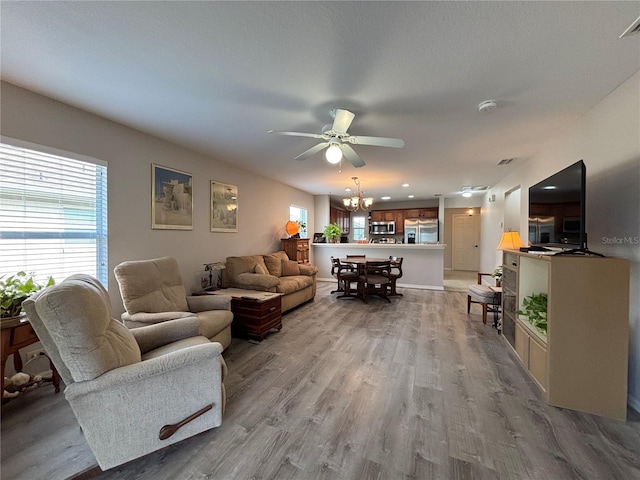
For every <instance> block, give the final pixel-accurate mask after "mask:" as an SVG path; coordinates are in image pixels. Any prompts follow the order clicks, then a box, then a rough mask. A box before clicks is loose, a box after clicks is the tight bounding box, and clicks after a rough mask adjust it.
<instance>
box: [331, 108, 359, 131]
mask: <svg viewBox="0 0 640 480" xmlns="http://www.w3.org/2000/svg"><path fill="white" fill-rule="evenodd" d="M354 117H355V115H354V114H353V113H351V112H350V111H349V110H342V109H341V108H336V109H335V116H334V117H333V126H332V127H331V130H333V131H334V132H336V133H346V132H347V129H348V128H349V126H351V122H353V119H354Z"/></svg>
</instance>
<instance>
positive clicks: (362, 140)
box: [345, 135, 404, 148]
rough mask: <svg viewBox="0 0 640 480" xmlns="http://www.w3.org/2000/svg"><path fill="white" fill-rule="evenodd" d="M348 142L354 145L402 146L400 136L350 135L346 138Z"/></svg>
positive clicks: (402, 142)
mask: <svg viewBox="0 0 640 480" xmlns="http://www.w3.org/2000/svg"><path fill="white" fill-rule="evenodd" d="M345 140H347V141H348V142H349V143H353V144H354V145H375V146H376V147H391V148H402V147H404V140H402V139H401V138H386V137H364V136H361V135H357V136H353V135H350V136H349V137H348V138H346V139H345Z"/></svg>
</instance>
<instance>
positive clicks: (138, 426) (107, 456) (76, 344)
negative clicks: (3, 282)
mask: <svg viewBox="0 0 640 480" xmlns="http://www.w3.org/2000/svg"><path fill="white" fill-rule="evenodd" d="M23 308H24V311H25V312H26V314H27V317H28V318H29V322H30V323H31V325H32V326H33V329H34V330H35V332H36V334H37V335H38V337H39V338H40V341H41V342H42V344H43V346H44V348H45V350H46V351H47V353H48V355H49V357H50V358H51V360H52V361H53V363H54V365H55V367H56V368H57V370H58V372H59V373H60V376H61V377H62V379H63V380H64V382H65V384H66V388H65V390H64V395H65V398H66V399H67V400H68V402H69V404H70V405H71V408H72V410H73V413H74V415H75V417H76V419H77V420H78V423H79V424H80V427H81V428H82V431H83V433H84V435H85V438H86V439H87V443H88V444H89V447H90V448H91V450H92V451H93V453H94V455H95V457H96V460H97V461H98V464H99V465H100V468H102V469H103V470H106V469H109V468H112V467H115V466H117V465H120V464H122V463H125V462H128V461H130V460H133V459H135V458H138V457H141V456H143V455H146V454H148V453H150V452H153V451H155V450H158V449H160V448H163V447H166V446H168V445H171V444H173V443H176V442H179V441H181V440H183V439H185V438H187V437H190V436H193V435H196V434H198V433H201V432H203V431H205V430H209V429H211V428H214V427H217V426H219V425H220V424H221V423H222V413H223V409H224V402H225V392H224V385H223V383H222V382H223V378H224V375H225V372H226V366H225V364H224V360H223V359H222V356H221V353H222V346H221V345H220V344H219V343H214V342H211V341H210V340H209V339H208V338H206V337H203V336H200V335H198V331H199V325H198V320H197V319H196V318H187V319H179V320H173V321H167V322H163V323H160V324H156V325H151V326H147V327H141V328H137V329H135V330H129V329H127V327H125V326H124V325H123V324H122V323H121V322H119V321H118V320H116V319H114V318H112V312H111V302H110V300H109V295H108V293H107V291H106V290H105V289H104V287H103V286H102V284H100V282H99V281H98V280H96V279H95V278H93V277H91V276H89V275H73V276H71V277H69V278H67V279H66V280H64V281H63V282H62V283H60V284H59V285H54V286H51V287H48V288H46V289H44V290H41V291H40V292H38V293H36V294H34V295H33V296H32V297H31V298H29V299H27V300H25V301H24V302H23Z"/></svg>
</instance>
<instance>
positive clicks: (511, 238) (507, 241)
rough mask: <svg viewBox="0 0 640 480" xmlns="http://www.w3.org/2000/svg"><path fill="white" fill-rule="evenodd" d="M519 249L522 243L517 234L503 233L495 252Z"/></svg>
mask: <svg viewBox="0 0 640 480" xmlns="http://www.w3.org/2000/svg"><path fill="white" fill-rule="evenodd" d="M520 247H524V243H522V240H520V235H519V234H518V232H504V233H503V234H502V238H501V239H500V245H498V248H496V250H518V249H519V248H520Z"/></svg>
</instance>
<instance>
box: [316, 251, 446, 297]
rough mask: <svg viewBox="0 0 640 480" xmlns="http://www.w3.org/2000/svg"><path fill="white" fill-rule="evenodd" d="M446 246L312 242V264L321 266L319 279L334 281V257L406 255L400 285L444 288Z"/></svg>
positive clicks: (431, 288)
mask: <svg viewBox="0 0 640 480" xmlns="http://www.w3.org/2000/svg"><path fill="white" fill-rule="evenodd" d="M444 247H445V245H442V244H410V243H312V244H311V249H312V263H313V264H314V265H315V266H317V267H318V269H319V272H318V276H317V278H318V281H331V282H335V278H334V277H333V276H332V275H331V257H332V256H333V257H338V258H344V257H346V256H347V255H358V254H364V255H366V256H368V257H372V258H373V257H389V256H394V257H403V259H404V260H403V262H402V272H403V275H402V278H401V279H399V280H398V287H401V288H402V287H404V288H418V289H423V290H444Z"/></svg>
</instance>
